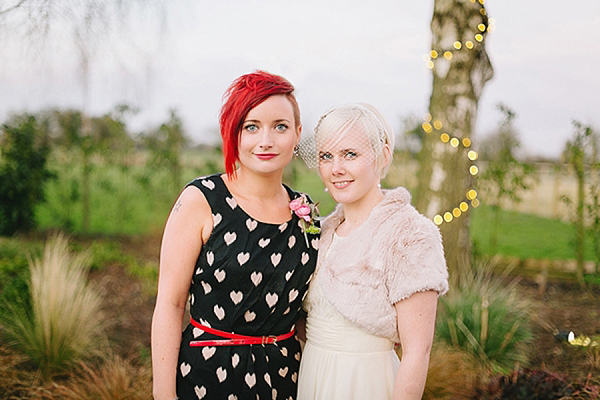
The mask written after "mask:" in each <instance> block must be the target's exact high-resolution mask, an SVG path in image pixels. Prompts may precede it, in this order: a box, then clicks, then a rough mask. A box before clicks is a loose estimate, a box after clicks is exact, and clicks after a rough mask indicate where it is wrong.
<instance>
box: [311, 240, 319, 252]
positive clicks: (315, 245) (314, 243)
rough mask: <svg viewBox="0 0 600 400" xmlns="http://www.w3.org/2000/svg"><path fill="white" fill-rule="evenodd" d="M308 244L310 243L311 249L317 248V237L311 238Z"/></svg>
mask: <svg viewBox="0 0 600 400" xmlns="http://www.w3.org/2000/svg"><path fill="white" fill-rule="evenodd" d="M310 244H311V245H312V247H313V249H315V250H319V239H313V240H311V241H310Z"/></svg>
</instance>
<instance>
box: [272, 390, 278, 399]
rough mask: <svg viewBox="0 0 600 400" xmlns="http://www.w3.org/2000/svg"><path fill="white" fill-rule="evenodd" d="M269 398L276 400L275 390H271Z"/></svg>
mask: <svg viewBox="0 0 600 400" xmlns="http://www.w3.org/2000/svg"><path fill="white" fill-rule="evenodd" d="M271 396H272V399H273V400H277V389H273V390H272V391H271Z"/></svg>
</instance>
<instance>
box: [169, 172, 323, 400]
mask: <svg viewBox="0 0 600 400" xmlns="http://www.w3.org/2000/svg"><path fill="white" fill-rule="evenodd" d="M188 185H193V186H195V187H197V188H198V189H200V190H201V191H202V193H203V194H204V196H205V197H206V200H207V201H208V204H209V205H210V207H211V209H212V214H213V221H214V228H213V231H212V233H211V235H210V237H209V239H208V240H207V241H206V243H205V244H204V245H203V246H202V251H201V252H200V255H199V256H198V260H197V261H196V268H195V272H194V276H193V278H192V283H191V286H190V313H191V316H192V318H194V319H195V320H196V321H198V322H199V323H200V324H202V325H204V326H209V327H211V328H213V329H218V330H221V331H227V332H233V333H236V334H241V335H248V336H267V335H281V334H284V333H287V332H290V331H291V330H292V329H293V328H294V325H295V323H296V320H297V319H298V317H299V313H300V312H301V306H302V300H303V298H304V296H305V294H306V291H307V289H308V283H309V281H310V278H311V276H312V273H313V271H314V269H315V265H316V261H317V249H318V245H319V236H318V234H309V233H307V234H306V237H305V234H304V233H303V230H302V229H301V227H300V221H299V218H298V217H297V216H296V215H292V216H291V219H290V220H289V221H288V222H286V223H283V224H281V225H277V224H268V223H264V222H260V221H257V220H255V219H253V218H252V217H250V216H249V215H248V214H246V213H245V212H244V210H242V209H241V208H240V207H239V206H238V205H237V203H236V202H235V199H234V198H233V196H232V195H231V193H230V192H229V190H228V189H227V186H225V183H224V182H223V179H222V178H221V175H219V174H216V175H211V176H208V177H204V178H197V179H196V180H194V181H192V182H191V183H190V184H188ZM285 188H286V190H287V191H288V194H289V196H290V200H292V199H294V198H296V197H298V196H300V193H298V192H295V191H293V190H292V189H290V188H289V187H287V186H286V187H285ZM306 238H308V246H307V244H306ZM205 339H220V338H219V337H217V336H214V335H211V334H209V333H207V332H203V331H201V330H200V329H198V328H196V327H194V326H192V325H191V324H190V325H188V326H187V327H186V329H185V330H184V332H183V335H182V343H181V349H180V352H179V361H178V370H177V395H178V396H179V398H180V399H182V400H183V399H185V400H187V399H194V400H198V399H210V400H213V399H226V400H233V399H238V400H245V399H251V400H254V399H295V398H296V387H297V379H298V368H299V364H300V344H299V342H298V340H297V339H296V338H295V337H291V338H290V339H287V340H283V341H279V342H277V343H275V344H265V345H263V344H258V345H241V346H214V347H190V345H189V343H190V341H194V340H205Z"/></svg>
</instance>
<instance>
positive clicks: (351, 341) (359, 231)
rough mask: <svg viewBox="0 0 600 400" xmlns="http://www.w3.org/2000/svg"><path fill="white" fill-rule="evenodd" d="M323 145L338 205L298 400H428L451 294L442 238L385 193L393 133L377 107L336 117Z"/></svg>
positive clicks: (320, 162) (322, 132)
mask: <svg viewBox="0 0 600 400" xmlns="http://www.w3.org/2000/svg"><path fill="white" fill-rule="evenodd" d="M315 144H316V145H315V147H316V154H315V155H314V156H313V157H312V158H311V157H308V164H309V165H310V164H311V161H312V162H314V164H317V166H318V171H319V175H320V177H321V179H322V180H323V183H324V185H325V188H326V190H327V191H328V192H329V194H330V195H331V196H332V197H333V199H334V200H335V201H336V202H337V203H338V206H337V208H336V209H335V210H334V211H333V212H332V213H331V214H330V215H329V216H328V217H327V218H326V219H325V220H324V221H323V222H322V231H321V244H320V248H319V254H318V261H317V268H316V271H315V275H314V276H313V279H312V281H311V284H310V287H309V291H308V295H307V297H306V299H305V301H304V308H305V309H306V311H307V312H308V317H307V321H306V339H307V341H306V345H305V347H304V352H303V356H302V361H301V364H300V373H299V383H298V399H300V400H309V399H310V400H319V399H321V400H325V399H326V400H336V399H339V400H342V399H343V400H352V399H356V400H359V399H369V400H378V399H381V400H383V399H403V400H406V399H420V398H421V397H422V394H423V390H424V386H425V380H426V376H427V369H428V364H429V352H430V348H431V344H432V341H433V335H434V325H435V316H436V306H437V299H438V296H439V295H441V294H443V293H445V292H446V291H447V287H448V283H447V278H448V275H447V270H446V263H445V260H444V254H443V247H442V241H441V236H440V234H439V231H438V229H437V227H436V226H435V225H434V224H433V223H432V222H431V221H430V220H429V219H427V218H426V217H424V216H423V215H421V214H419V213H418V212H417V211H416V210H415V208H414V207H413V206H411V205H410V194H409V192H408V191H407V190H406V189H404V188H401V187H399V188H396V189H392V190H383V189H381V185H380V180H381V178H382V177H383V176H384V175H385V173H386V172H387V169H388V168H389V165H390V162H391V159H392V149H393V147H394V136H393V133H392V130H391V129H390V127H389V124H388V123H387V122H386V121H385V119H384V117H383V116H382V115H381V113H379V112H378V111H377V110H376V109H375V108H373V107H372V106H370V105H367V104H352V105H345V106H340V107H335V108H333V109H331V110H329V111H328V112H326V113H325V114H324V115H323V116H322V117H321V119H320V121H319V123H318V125H317V127H316V129H315ZM305 159H307V158H306V157H305ZM397 343H400V345H401V346H402V360H399V359H398V356H397V355H396V352H395V351H394V346H395V344H397Z"/></svg>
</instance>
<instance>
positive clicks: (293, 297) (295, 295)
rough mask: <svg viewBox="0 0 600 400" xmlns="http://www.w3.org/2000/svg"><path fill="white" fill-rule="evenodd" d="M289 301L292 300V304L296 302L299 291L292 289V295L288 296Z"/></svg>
mask: <svg viewBox="0 0 600 400" xmlns="http://www.w3.org/2000/svg"><path fill="white" fill-rule="evenodd" d="M288 297H289V299H290V303H291V302H292V301H294V300H296V297H298V290H296V289H292V290H290V294H289V295H288Z"/></svg>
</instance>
